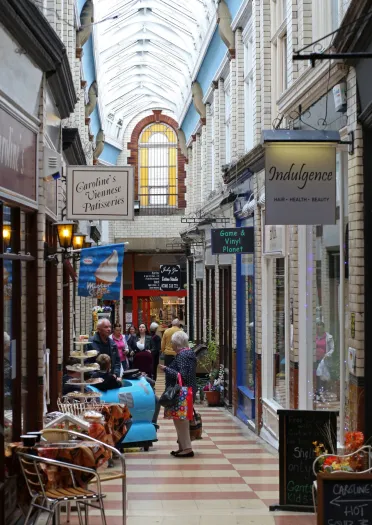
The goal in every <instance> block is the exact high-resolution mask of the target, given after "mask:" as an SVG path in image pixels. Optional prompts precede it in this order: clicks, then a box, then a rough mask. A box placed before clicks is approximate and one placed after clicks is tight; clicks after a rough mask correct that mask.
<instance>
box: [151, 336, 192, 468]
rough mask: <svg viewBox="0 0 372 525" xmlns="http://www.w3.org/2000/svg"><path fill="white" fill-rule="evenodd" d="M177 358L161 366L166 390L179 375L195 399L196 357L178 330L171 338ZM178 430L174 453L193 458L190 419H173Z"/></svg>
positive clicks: (187, 341) (187, 338) (174, 382)
mask: <svg viewBox="0 0 372 525" xmlns="http://www.w3.org/2000/svg"><path fill="white" fill-rule="evenodd" d="M171 344H172V349H173V351H174V354H175V358H174V359H173V361H172V363H171V364H170V365H169V366H164V365H160V369H161V370H163V372H164V373H165V385H166V388H169V387H171V386H174V385H176V383H177V380H178V374H180V375H181V380H182V385H183V386H186V387H192V390H193V397H194V399H195V395H196V356H195V353H194V351H193V350H191V348H190V347H189V337H188V335H187V334H186V333H185V332H183V331H182V330H177V331H176V332H174V333H173V335H172V338H171ZM173 423H174V426H175V428H176V432H177V437H178V444H179V449H178V450H176V451H172V452H171V454H172V456H175V457H177V458H192V457H193V456H194V452H193V450H192V446H191V439H190V422H189V420H188V419H173Z"/></svg>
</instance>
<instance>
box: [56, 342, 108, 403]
mask: <svg viewBox="0 0 372 525" xmlns="http://www.w3.org/2000/svg"><path fill="white" fill-rule="evenodd" d="M87 344H90V342H89V341H75V342H74V345H76V346H77V347H78V348H83V347H84V345H87ZM97 355H98V352H97V351H96V350H89V351H88V352H85V353H83V352H82V351H81V350H74V351H72V352H71V353H70V356H71V357H72V358H74V359H80V360H81V364H77V365H68V366H66V368H67V370H69V371H71V372H78V373H80V380H79V381H78V382H76V380H75V381H74V380H73V379H72V380H70V381H69V382H68V384H70V385H74V386H77V387H80V392H78V391H76V392H69V393H68V394H67V395H66V396H64V397H66V398H75V399H82V400H88V399H94V398H99V397H101V395H102V393H101V392H84V387H85V386H86V385H96V384H98V383H102V381H103V380H102V379H100V378H96V380H95V381H93V380H89V381H85V379H84V374H85V372H94V371H95V370H99V365H98V364H97V363H91V364H87V365H84V361H86V360H88V359H92V358H94V357H96V356H97Z"/></svg>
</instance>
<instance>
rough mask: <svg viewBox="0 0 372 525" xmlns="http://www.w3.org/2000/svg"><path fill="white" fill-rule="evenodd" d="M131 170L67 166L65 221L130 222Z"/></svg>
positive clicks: (132, 194) (131, 214)
mask: <svg viewBox="0 0 372 525" xmlns="http://www.w3.org/2000/svg"><path fill="white" fill-rule="evenodd" d="M133 199H134V192H133V167H132V166H123V167H120V168H118V167H111V166H107V167H106V166H99V167H94V166H69V167H68V168H67V219H69V220H75V219H86V220H97V219H99V220H128V221H132V220H133V214H134V202H133Z"/></svg>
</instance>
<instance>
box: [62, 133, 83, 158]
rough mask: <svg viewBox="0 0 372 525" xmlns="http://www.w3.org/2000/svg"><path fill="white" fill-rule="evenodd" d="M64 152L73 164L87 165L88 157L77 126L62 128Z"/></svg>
mask: <svg viewBox="0 0 372 525" xmlns="http://www.w3.org/2000/svg"><path fill="white" fill-rule="evenodd" d="M62 142H63V153H64V154H65V157H66V160H67V162H68V163H69V164H70V165H71V166H85V165H86V163H87V159H86V157H85V153H84V150H83V145H82V143H81V140H80V134H79V130H78V129H77V128H63V129H62Z"/></svg>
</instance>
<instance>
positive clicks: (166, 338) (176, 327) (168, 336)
mask: <svg viewBox="0 0 372 525" xmlns="http://www.w3.org/2000/svg"><path fill="white" fill-rule="evenodd" d="M179 331H181V328H180V321H179V319H173V321H172V326H171V328H167V329H166V330H165V332H164V334H163V339H162V340H161V351H162V353H163V354H164V365H165V366H170V365H171V364H172V361H173V359H174V358H175V357H176V353H175V352H174V350H173V348H172V343H171V340H172V336H173V334H175V333H176V332H179Z"/></svg>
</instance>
